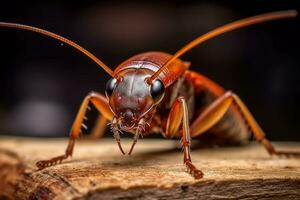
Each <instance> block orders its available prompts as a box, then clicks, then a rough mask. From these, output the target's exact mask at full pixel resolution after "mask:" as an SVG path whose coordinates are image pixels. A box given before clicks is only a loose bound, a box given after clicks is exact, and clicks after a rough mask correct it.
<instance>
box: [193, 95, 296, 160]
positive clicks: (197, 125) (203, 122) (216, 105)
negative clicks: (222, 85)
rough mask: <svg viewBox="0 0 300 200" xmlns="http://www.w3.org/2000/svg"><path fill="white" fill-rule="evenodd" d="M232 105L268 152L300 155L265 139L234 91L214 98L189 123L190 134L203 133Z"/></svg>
mask: <svg viewBox="0 0 300 200" xmlns="http://www.w3.org/2000/svg"><path fill="white" fill-rule="evenodd" d="M233 103H234V105H236V106H237V108H239V110H240V112H241V114H242V116H243V117H244V119H245V121H246V122H247V123H248V124H249V127H250V129H251V131H252V132H253V135H254V137H255V139H256V140H257V141H259V142H261V143H262V144H263V145H264V147H265V148H266V150H267V151H268V152H269V154H271V155H273V154H275V155H285V156H300V152H290V151H278V150H276V149H275V148H274V147H273V145H272V144H271V143H270V142H269V140H268V139H266V137H265V134H264V132H263V131H262V129H261V128H260V126H259V125H258V123H257V122H256V120H255V119H254V117H253V116H252V114H251V113H250V111H249V110H248V108H247V107H246V105H245V104H244V103H243V102H242V100H241V99H240V98H239V97H238V96H237V95H236V94H234V93H232V92H230V91H228V92H226V93H225V94H223V95H222V96H220V97H219V98H218V99H216V100H215V101H214V102H213V103H212V104H211V105H209V106H208V107H207V108H206V109H205V110H204V111H203V112H202V113H201V115H199V117H197V119H196V120H195V121H194V122H193V124H192V125H191V136H192V137H197V136H199V135H201V134H203V133H204V132H205V131H207V130H208V129H210V128H211V127H212V126H214V125H215V124H216V123H217V122H219V120H220V119H221V118H222V117H223V116H224V114H225V113H226V111H228V109H229V107H230V106H231V105H232V104H233Z"/></svg>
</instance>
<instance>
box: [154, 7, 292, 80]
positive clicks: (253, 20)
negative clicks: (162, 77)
mask: <svg viewBox="0 0 300 200" xmlns="http://www.w3.org/2000/svg"><path fill="white" fill-rule="evenodd" d="M296 16H297V11H296V10H286V11H278V12H271V13H266V14H262V15H256V16H253V17H248V18H245V19H241V20H238V21H235V22H231V23H229V24H226V25H223V26H221V27H219V28H216V29H214V30H212V31H210V32H208V33H206V34H204V35H201V36H199V37H198V38H196V39H195V40H193V41H191V42H190V43H188V44H187V45H185V46H184V47H183V48H181V49H180V50H179V51H177V52H176V53H175V54H174V55H173V57H171V58H170V59H169V60H168V61H167V62H166V63H165V64H164V65H163V66H162V67H161V68H160V69H159V70H158V71H156V72H155V73H154V74H153V75H152V76H151V78H150V79H148V83H150V84H151V83H152V81H153V80H154V79H156V78H157V77H158V76H159V74H160V73H161V72H162V71H163V70H164V69H165V68H166V67H167V66H168V65H169V64H170V63H172V62H173V61H174V60H175V59H177V58H179V57H180V56H182V55H183V54H185V53H186V52H187V51H189V50H191V49H192V48H194V47H196V46H197V45H199V44H201V43H203V42H204V41H207V40H209V39H211V38H214V37H216V36H218V35H221V34H223V33H226V32H229V31H232V30H235V29H239V28H242V27H246V26H250V25H253V24H258V23H262V22H266V21H271V20H277V19H284V18H290V17H296Z"/></svg>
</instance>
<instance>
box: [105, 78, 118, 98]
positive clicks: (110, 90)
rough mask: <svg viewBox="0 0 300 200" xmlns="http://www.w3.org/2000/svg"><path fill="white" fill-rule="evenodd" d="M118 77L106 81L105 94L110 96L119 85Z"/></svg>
mask: <svg viewBox="0 0 300 200" xmlns="http://www.w3.org/2000/svg"><path fill="white" fill-rule="evenodd" d="M117 82H118V81H117V79H115V78H111V79H109V80H108V81H107V83H106V89H105V94H106V96H107V97H110V96H111V95H112V93H113V91H114V89H115V88H116V86H117Z"/></svg>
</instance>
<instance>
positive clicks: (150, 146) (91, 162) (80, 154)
mask: <svg viewBox="0 0 300 200" xmlns="http://www.w3.org/2000/svg"><path fill="white" fill-rule="evenodd" d="M122 143H123V145H124V147H125V149H127V151H128V149H129V148H130V145H131V140H124V141H122ZM66 145H67V141H66V140H65V139H32V138H28V139H24V138H0V199H173V200H174V199H183V198H185V199H247V200H248V199H249V200H250V199H300V159H299V158H298V159H297V158H284V157H274V156H272V157H271V156H269V155H268V154H267V153H266V151H265V150H264V149H263V147H262V146H261V145H259V144H250V145H248V146H242V147H221V148H206V147H200V148H193V151H192V160H193V162H194V164H195V165H196V166H197V167H198V168H199V169H201V170H202V171H203V172H204V174H205V176H204V178H203V179H201V180H194V179H193V178H192V177H191V176H190V175H189V174H187V173H186V172H185V167H184V165H183V164H182V160H183V155H182V153H181V152H180V150H178V149H179V148H178V141H168V140H147V139H144V140H140V141H139V142H138V144H137V145H136V148H135V151H134V152H133V155H132V156H130V157H129V156H123V155H121V153H120V152H119V149H118V147H117V145H116V144H115V142H114V140H113V139H104V140H101V141H79V142H78V143H76V145H75V151H74V156H73V158H72V159H68V160H67V161H65V162H64V163H62V164H60V165H57V166H53V167H50V168H46V169H44V170H40V171H38V170H37V169H36V167H35V165H34V163H35V162H36V161H38V160H40V159H46V158H50V157H52V156H56V155H60V154H62V153H63V152H64V150H65V147H66ZM275 146H276V147H278V148H280V149H287V150H298V151H300V144H299V143H276V144H275Z"/></svg>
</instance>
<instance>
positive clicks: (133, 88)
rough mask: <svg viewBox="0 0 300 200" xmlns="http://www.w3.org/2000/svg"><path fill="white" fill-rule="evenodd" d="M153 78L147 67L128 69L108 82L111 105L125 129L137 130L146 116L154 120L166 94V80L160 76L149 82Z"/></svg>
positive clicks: (107, 92)
mask: <svg viewBox="0 0 300 200" xmlns="http://www.w3.org/2000/svg"><path fill="white" fill-rule="evenodd" d="M149 77H150V72H149V71H148V70H146V69H126V70H122V71H120V72H119V73H118V74H117V76H115V77H114V78H111V79H110V80H109V81H108V82H107V84H106V91H105V93H106V97H107V98H108V100H109V106H110V108H111V110H112V111H113V113H114V115H115V117H116V118H117V119H118V123H119V125H120V127H121V128H122V129H123V130H125V131H130V130H133V129H136V128H137V126H138V124H139V122H140V120H141V119H142V118H143V119H144V120H145V121H148V120H150V119H151V117H152V115H153V113H154V111H155V108H156V106H157V105H158V103H159V102H161V101H162V99H163V97H164V91H165V87H164V84H163V82H162V81H161V80H159V79H157V80H155V81H153V82H152V83H151V84H148V83H147V79H148V78H149Z"/></svg>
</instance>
